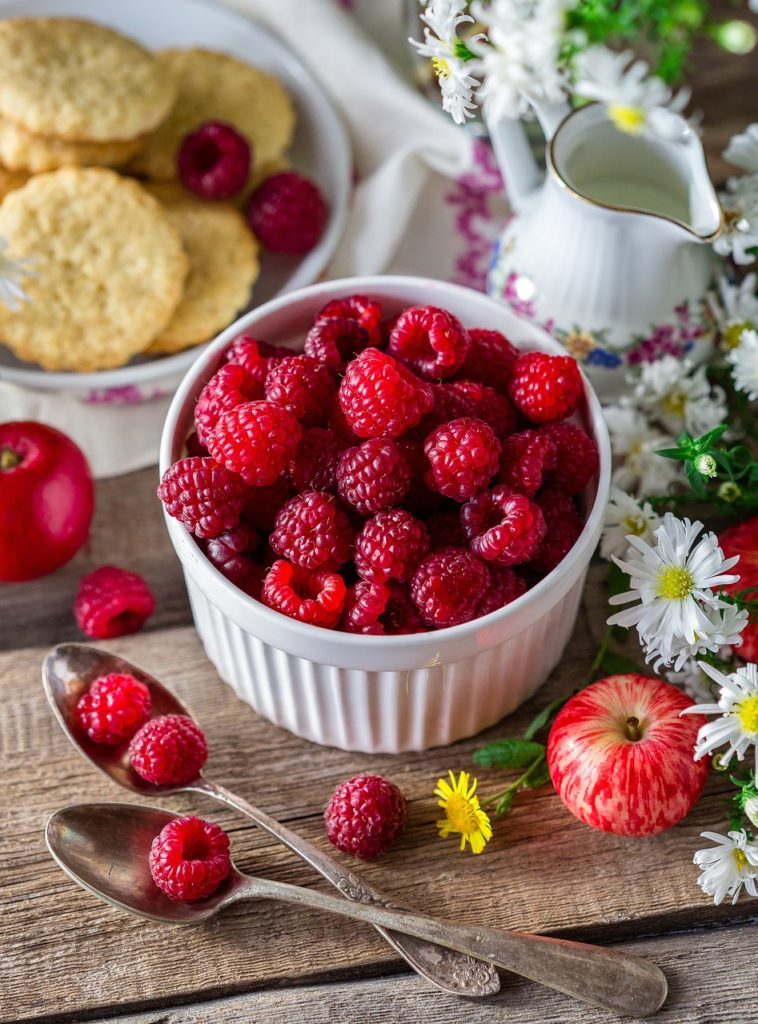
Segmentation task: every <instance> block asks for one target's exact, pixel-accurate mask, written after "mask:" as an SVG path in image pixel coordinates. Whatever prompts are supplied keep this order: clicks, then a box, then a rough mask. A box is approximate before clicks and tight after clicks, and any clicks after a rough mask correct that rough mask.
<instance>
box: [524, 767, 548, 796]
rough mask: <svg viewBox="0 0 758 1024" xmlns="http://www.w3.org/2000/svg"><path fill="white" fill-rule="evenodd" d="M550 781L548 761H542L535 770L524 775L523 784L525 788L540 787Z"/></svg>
mask: <svg viewBox="0 0 758 1024" xmlns="http://www.w3.org/2000/svg"><path fill="white" fill-rule="evenodd" d="M548 782H550V772H549V771H548V769H547V761H540V763H539V764H538V765H536V766H535V768H534V771H531V772H529V774H528V775H526V776H525V777H524V782H523V786H524V788H525V789H539V787H540V786H546V785H547V784H548Z"/></svg>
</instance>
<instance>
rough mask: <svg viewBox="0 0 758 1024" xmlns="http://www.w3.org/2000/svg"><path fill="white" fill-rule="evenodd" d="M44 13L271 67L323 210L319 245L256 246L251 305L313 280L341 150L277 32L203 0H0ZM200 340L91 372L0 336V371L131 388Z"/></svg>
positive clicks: (323, 250) (174, 367)
mask: <svg viewBox="0 0 758 1024" xmlns="http://www.w3.org/2000/svg"><path fill="white" fill-rule="evenodd" d="M19 15H23V16H26V17H32V16H39V15H51V16H58V17H63V16H70V17H80V18H87V19H89V20H91V21H98V22H101V23H102V24H104V25H108V26H111V27H112V28H115V29H118V30H119V31H120V32H123V33H124V34H125V35H128V36H131V37H132V38H134V39H137V40H138V41H139V42H141V43H142V44H143V45H145V46H148V47H150V48H151V49H159V48H163V47H169V46H170V47H191V46H203V47H205V48H206V49H210V50H222V51H224V52H226V53H230V54H232V55H233V56H235V57H238V58H240V59H241V60H246V61H248V62H249V63H250V64H254V65H255V66H256V67H260V68H263V69H264V70H265V71H270V72H272V73H273V74H275V75H276V76H277V77H278V78H279V79H280V80H281V81H282V83H283V84H284V86H285V88H286V89H287V91H288V92H289V93H290V95H291V96H292V98H293V101H294V103H295V107H296V109H297V127H296V130H295V138H294V142H293V146H292V148H291V150H290V152H289V158H290V160H291V162H292V165H293V167H294V168H295V169H296V170H299V171H301V172H302V173H304V174H307V175H308V176H309V177H310V178H313V180H314V181H316V182H317V183H318V185H319V186H320V188H321V189H322V191H323V193H324V196H325V198H326V200H327V202H328V203H329V208H330V211H331V216H330V219H329V223H328V225H327V228H326V230H325V232H324V235H323V237H322V239H321V241H320V243H319V245H318V246H317V247H316V248H315V249H313V250H312V251H311V252H310V253H308V255H307V256H305V257H304V258H299V259H296V258H293V257H287V258H284V257H279V256H274V255H273V254H269V253H264V254H263V259H262V263H261V275H260V277H259V279H258V281H257V282H256V285H255V290H254V293H253V303H252V306H253V307H255V306H258V305H260V304H261V303H263V302H267V301H268V300H269V299H272V298H273V297H274V296H276V295H279V294H281V293H282V292H285V291H290V290H291V289H293V288H301V287H303V286H304V285H307V284H310V283H311V282H313V281H315V280H316V279H317V278H318V277H319V275H320V274H321V272H322V271H323V269H324V267H325V266H326V264H327V263H328V261H329V259H330V257H331V256H332V254H333V253H334V250H335V248H336V245H337V242H338V240H339V237H340V234H341V233H342V228H343V226H344V221H345V212H346V209H347V200H348V195H349V190H350V176H351V157H350V147H349V144H348V140H347V135H346V133H345V130H344V128H343V126H342V122H341V121H340V119H339V117H338V115H337V113H336V112H335V110H334V108H333V107H332V105H331V103H330V102H329V100H328V99H327V97H326V95H325V94H324V92H323V90H322V89H321V87H320V85H319V84H318V83H317V82H316V80H315V79H314V78H313V77H312V75H311V74H310V72H309V71H307V70H306V68H305V67H304V66H303V65H302V64H301V63H300V61H299V60H298V59H297V57H295V56H294V55H293V54H292V53H291V52H290V51H289V50H288V49H287V48H286V47H285V46H284V44H283V43H281V42H280V41H279V40H278V39H277V38H275V37H274V36H273V35H271V34H270V33H269V32H268V31H266V30H265V29H263V28H261V27H260V26H259V25H257V24H255V23H254V22H251V21H249V20H247V19H246V18H243V17H241V16H240V15H237V14H235V13H233V12H231V11H228V10H227V9H226V8H223V7H219V6H216V5H213V4H211V3H210V2H209V0H0V18H9V17H14V16H19ZM203 348H204V346H197V347H195V348H193V349H188V350H186V351H185V352H181V353H179V354H178V355H175V356H167V357H164V358H159V359H153V360H143V361H139V359H138V360H136V361H133V362H132V363H130V364H128V365H127V366H124V367H120V368H119V369H117V370H105V371H100V372H98V373H82V374H79V373H52V372H47V371H43V370H41V369H40V368H39V367H36V366H34V365H33V364H30V363H23V362H20V361H19V360H17V359H15V357H14V356H13V355H12V354H11V353H10V352H9V351H8V349H6V348H5V347H4V346H3V345H1V344H0V381H2V380H5V381H8V382H11V383H15V384H20V385H23V386H24V387H28V388H34V389H36V390H40V389H41V390H45V391H63V392H66V393H68V394H71V395H77V396H82V395H86V394H87V393H89V392H91V391H101V390H105V389H119V388H123V389H127V388H134V389H138V390H142V389H146V388H149V387H150V386H151V385H155V384H158V383H161V384H162V383H163V382H164V381H167V380H171V379H174V380H178V379H179V378H181V376H182V375H183V374H184V372H185V371H186V369H187V368H188V366H189V365H190V364H191V363H192V362H193V360H194V359H195V358H196V356H197V355H198V353H199V352H200V351H201V350H202V349H203Z"/></svg>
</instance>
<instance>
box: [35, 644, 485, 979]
mask: <svg viewBox="0 0 758 1024" xmlns="http://www.w3.org/2000/svg"><path fill="white" fill-rule="evenodd" d="M110 672H125V673H128V674H129V675H132V676H134V677H135V678H137V679H139V680H140V682H142V683H144V684H145V686H147V688H148V689H149V691H150V698H151V700H152V705H153V712H154V714H156V715H170V714H178V715H189V717H190V718H192V719H193V720H194V721H197V719H196V718H195V716H194V715H193V714H192V711H191V710H190V709H189V708H188V707H187V705H186V704H183V703H182V702H181V701H180V700H179V699H178V698H177V697H175V696H174V694H173V693H172V692H171V690H169V689H168V687H166V686H164V685H163V684H162V683H160V682H158V680H157V679H155V678H153V676H151V675H148V673H147V672H143V670H142V669H141V668H138V667H137V666H136V665H132V664H131V662H128V661H126V660H125V659H124V658H118V657H116V655H114V654H109V653H108V651H101V650H99V649H98V648H96V647H90V646H88V645H87V644H60V645H59V646H58V647H55V648H53V650H52V651H50V653H49V654H48V655H47V657H46V658H45V660H44V662H43V665H42V683H43V686H44V688H45V693H46V694H47V699H48V701H49V702H50V706H51V707H52V709H53V711H54V713H55V716H56V718H57V719H58V721H59V722H60V724H61V727H62V728H63V731H64V732H65V733H66V735H67V736H68V738H69V739H70V740H71V742H72V743H73V744H74V746H75V747H76V749H77V750H78V751H79V752H80V753H81V754H82V755H83V756H84V757H85V758H87V760H88V761H90V762H91V763H92V764H94V765H95V767H96V768H99V769H100V771H101V772H104V773H105V774H106V775H107V776H109V777H110V778H111V779H112V780H113V781H114V782H117V783H118V784H119V786H123V787H124V789H128V790H130V791H131V792H132V793H138V794H139V795H140V796H167V795H169V794H170V793H181V792H185V793H187V792H189V793H205V794H206V795H208V796H211V797H213V798H214V799H216V800H220V801H221V802H222V803H224V804H227V805H228V806H230V807H233V808H234V809H235V810H237V811H240V812H241V813H242V814H245V815H246V816H247V817H248V818H251V819H252V820H253V821H254V822H255V823H256V825H260V827H261V828H263V829H265V830H266V832H268V833H269V834H270V835H272V836H273V837H274V838H275V839H278V840H279V842H280V843H283V844H284V845H285V846H287V847H289V849H290V850H292V851H293V852H294V853H296V854H297V855H298V856H299V857H301V858H302V859H303V860H304V861H305V862H306V863H307V864H310V865H311V867H313V868H315V869H316V871H318V872H320V873H321V874H322V875H323V876H324V878H326V879H327V880H328V881H329V882H331V883H332V885H334V886H335V887H336V888H337V889H338V890H339V891H340V892H341V893H342V895H343V896H344V897H345V898H346V899H348V900H354V901H356V902H358V903H370V904H373V905H375V906H393V907H399V906H400V904H399V903H397V902H396V901H395V900H393V899H392V898H391V897H389V896H386V895H385V894H384V893H381V892H379V890H378V889H375V888H374V887H373V886H371V885H368V884H367V883H366V882H363V881H361V879H360V878H358V876H357V875H354V874H353V873H352V872H350V871H346V870H345V869H344V868H342V867H341V865H340V864H339V863H338V862H337V861H336V860H333V859H332V858H331V857H330V856H329V855H328V854H326V853H322V851H321V850H319V849H317V848H316V847H315V846H313V845H312V844H311V843H309V842H308V841H307V840H306V839H303V838H302V837H301V836H298V835H297V834H296V833H295V832H292V831H291V830H290V829H288V828H287V827H286V825H282V824H281V823H280V822H278V821H276V819H275V818H272V817H270V815H268V814H266V812H265V811H262V810H260V808H258V807H254V806H253V805H252V804H250V803H248V802H247V800H243V799H242V798H241V797H239V796H237V795H236V794H235V793H232V792H231V791H230V790H228V789H226V788H225V787H224V786H221V785H219V784H218V783H217V782H211V780H210V779H207V778H205V777H204V776H203V775H198V777H197V778H196V779H193V780H192V781H191V782H188V783H186V784H185V785H183V786H155V785H153V784H152V783H150V782H146V781H145V780H144V779H143V778H141V777H140V776H139V775H138V774H137V773H136V772H135V771H134V769H133V768H132V766H131V764H130V762H129V756H128V753H127V748H126V745H125V744H121V745H120V746H118V747H108V746H104V745H103V744H101V743H93V742H92V740H91V739H90V738H89V737H88V736H87V734H86V733H85V732H84V730H83V729H82V728H81V726H80V725H79V721H78V718H77V715H76V705H77V702H78V700H79V698H80V697H81V695H82V694H83V693H84V692H85V690H87V688H88V687H89V685H90V683H91V682H93V680H95V679H97V678H98V677H99V676H104V675H107V674H108V673H110ZM197 724H198V725H199V724H200V723H199V722H198V723H197ZM377 930H378V931H379V933H380V934H381V935H382V936H383V937H384V938H385V939H386V940H387V942H389V944H390V945H391V946H392V947H393V948H394V949H395V950H396V951H397V952H398V953H399V954H400V956H402V957H403V959H404V960H405V961H406V962H407V963H408V964H410V966H411V967H412V968H413V969H414V971H416V972H417V973H418V974H420V975H422V976H423V977H424V978H426V979H427V980H428V981H430V982H431V983H432V984H433V985H436V986H437V987H438V988H440V989H442V990H443V992H449V993H453V994H455V995H462V996H488V995H493V994H494V993H495V992H497V991H498V990H499V988H500V978H499V976H498V973H497V971H496V970H495V968H494V967H493V966H492V964H490V963H487V962H483V961H478V960H475V959H472V958H471V957H467V956H461V955H460V954H459V953H455V952H451V950H450V949H444V948H442V947H440V946H436V945H432V944H430V943H429V942H425V941H420V940H419V939H417V938H414V937H412V936H409V935H396V934H394V933H393V932H392V931H388V930H387V929H385V928H383V927H381V926H379V925H377Z"/></svg>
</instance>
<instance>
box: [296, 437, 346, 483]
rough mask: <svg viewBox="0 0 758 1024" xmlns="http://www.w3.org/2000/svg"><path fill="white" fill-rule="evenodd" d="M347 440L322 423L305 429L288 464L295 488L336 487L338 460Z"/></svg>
mask: <svg viewBox="0 0 758 1024" xmlns="http://www.w3.org/2000/svg"><path fill="white" fill-rule="evenodd" d="M347 447H348V445H347V442H346V441H343V440H342V438H341V437H339V436H338V435H337V434H335V433H334V431H333V430H327V429H325V428H322V427H312V428H311V429H310V430H304V431H303V436H302V437H301V438H300V444H299V445H298V448H297V452H296V454H295V457H294V458H293V459H292V461H291V462H290V465H289V470H290V476H291V477H292V482H293V484H294V485H295V487H296V488H297V489H298V491H330V492H332V493H336V491H337V463H338V462H339V459H340V455H341V454H342V453H343V452H344V450H345V449H346V448H347Z"/></svg>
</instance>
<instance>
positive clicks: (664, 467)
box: [603, 401, 682, 495]
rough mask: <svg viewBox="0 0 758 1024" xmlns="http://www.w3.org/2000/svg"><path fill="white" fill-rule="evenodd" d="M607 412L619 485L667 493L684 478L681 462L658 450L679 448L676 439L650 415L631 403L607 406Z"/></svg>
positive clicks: (649, 492) (615, 478)
mask: <svg viewBox="0 0 758 1024" xmlns="http://www.w3.org/2000/svg"><path fill="white" fill-rule="evenodd" d="M603 414H604V416H605V422H606V424H607V425H608V431H609V433H610V435H611V448H612V449H613V454H614V455H615V456H616V458H617V460H618V465H617V466H616V467H615V469H614V471H613V483H614V484H615V486H616V487H618V488H619V489H620V490H622V491H627V492H629V493H633V494H640V495H658V494H667V493H668V491H669V490H670V488H671V485H672V484H673V483H674V482H675V481H676V480H679V479H681V477H682V470H681V463H679V462H676V461H675V460H674V459H664V458H663V457H662V456H660V455H657V454H656V452H658V451H660V450H661V449H662V448H673V447H675V445H676V441H675V439H674V438H673V437H672V436H671V435H670V434H665V433H663V431H661V430H659V429H657V428H655V427H653V426H651V424H650V422H649V421H648V419H647V417H646V416H645V415H644V414H643V413H642V412H640V410H639V409H637V408H635V407H634V406H633V405H631V404H630V403H628V402H623V401H622V402H621V403H619V404H618V405H607V406H606V407H605V408H604V409H603Z"/></svg>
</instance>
